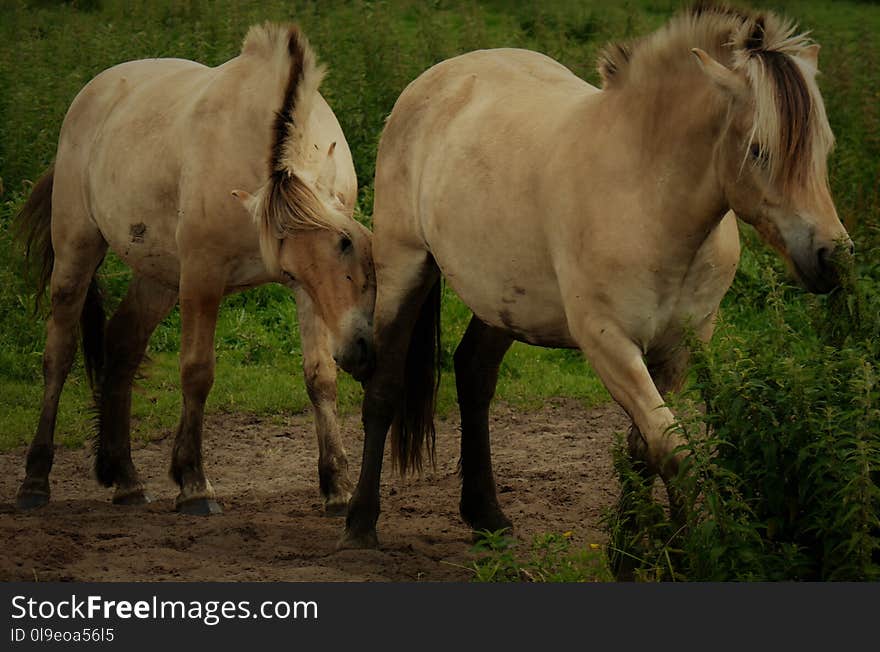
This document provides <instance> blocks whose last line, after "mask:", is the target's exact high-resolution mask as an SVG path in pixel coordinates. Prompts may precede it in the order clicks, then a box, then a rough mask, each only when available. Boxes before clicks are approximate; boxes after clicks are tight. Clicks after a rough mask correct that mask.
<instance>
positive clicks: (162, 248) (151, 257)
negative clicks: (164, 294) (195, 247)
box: [99, 220, 180, 288]
mask: <svg viewBox="0 0 880 652" xmlns="http://www.w3.org/2000/svg"><path fill="white" fill-rule="evenodd" d="M99 227H100V228H101V231H102V233H103V234H104V237H105V239H106V240H107V243H108V245H109V246H110V249H111V250H112V251H113V252H114V253H115V254H116V255H117V256H119V257H120V258H121V259H122V260H123V262H125V264H126V265H128V266H129V267H131V269H132V270H133V271H134V272H135V273H137V274H141V275H144V276H148V277H150V278H152V279H154V280H157V281H159V282H161V283H163V284H165V285H167V286H169V287H174V288H176V287H177V286H178V283H179V281H180V258H179V256H178V253H177V244H176V242H175V241H174V237H173V235H171V234H167V233H163V232H162V231H163V230H162V228H161V227H160V226H158V225H157V224H156V223H155V222H154V221H152V220H151V221H150V222H146V221H140V220H129V221H128V222H125V223H113V224H109V223H108V224H103V225H102V224H99Z"/></svg>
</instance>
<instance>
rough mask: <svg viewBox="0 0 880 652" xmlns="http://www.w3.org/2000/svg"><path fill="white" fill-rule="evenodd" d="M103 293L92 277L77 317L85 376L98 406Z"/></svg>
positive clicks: (101, 374)
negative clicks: (80, 312)
mask: <svg viewBox="0 0 880 652" xmlns="http://www.w3.org/2000/svg"><path fill="white" fill-rule="evenodd" d="M105 321H106V314H105V312H104V293H103V292H102V291H101V284H100V283H98V277H97V276H93V277H92V280H91V282H89V289H88V291H87V292H86V300H85V303H84V304H83V310H82V314H81V315H80V316H79V327H80V332H81V333H82V347H83V363H84V366H85V368H86V376H87V377H88V379H89V386H90V387H91V388H92V394H94V396H95V400H96V402H98V403H99V404H100V401H99V397H98V394H99V392H100V387H101V380H102V379H103V376H104V323H105Z"/></svg>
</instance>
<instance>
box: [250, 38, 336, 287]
mask: <svg viewBox="0 0 880 652" xmlns="http://www.w3.org/2000/svg"><path fill="white" fill-rule="evenodd" d="M241 52H242V54H243V55H253V56H259V57H262V58H265V59H267V60H268V61H269V62H271V63H273V64H274V65H276V66H278V67H279V70H281V71H284V73H285V74H286V75H287V82H286V85H285V88H284V95H283V97H282V98H281V101H280V106H279V109H278V111H277V112H276V115H275V121H274V123H273V125H272V129H273V131H274V137H273V140H272V148H271V151H270V152H269V181H268V182H267V184H266V185H265V186H264V187H263V188H261V189H260V190H259V191H258V193H257V205H256V209H255V212H254V218H255V219H256V221H257V222H258V223H259V225H260V250H261V252H262V254H263V259H264V262H265V263H266V266H267V267H268V268H269V270H270V271H273V272H276V273H277V272H279V271H280V265H279V255H280V251H281V241H282V239H283V238H285V237H288V236H291V235H293V234H295V233H296V232H297V231H302V230H312V229H327V230H331V231H336V232H343V231H344V227H343V226H342V224H344V223H345V222H344V220H345V218H346V216H345V215H344V213H342V212H341V211H339V210H337V209H336V208H334V207H333V206H332V205H330V204H329V203H328V202H326V201H324V200H323V199H321V197H320V196H319V194H318V192H317V190H316V188H315V187H314V183H313V182H312V181H311V180H308V176H307V175H308V171H307V170H306V166H307V160H308V159H307V154H306V152H305V147H306V146H307V141H306V137H305V136H306V133H305V130H306V126H307V125H308V121H309V116H310V115H311V112H312V109H313V107H314V104H315V99H316V98H317V97H318V88H319V87H320V85H321V81H322V80H323V78H324V74H325V72H326V68H325V66H323V65H319V64H318V62H317V57H316V56H315V53H314V51H313V50H312V48H311V47H310V46H309V42H308V39H307V38H306V37H305V35H304V34H303V33H302V31H301V30H300V28H299V27H298V26H296V25H277V24H273V23H264V24H262V25H254V26H253V27H251V28H250V29H249V30H248V33H247V36H245V39H244V44H243V45H242V49H241ZM304 173H306V175H304Z"/></svg>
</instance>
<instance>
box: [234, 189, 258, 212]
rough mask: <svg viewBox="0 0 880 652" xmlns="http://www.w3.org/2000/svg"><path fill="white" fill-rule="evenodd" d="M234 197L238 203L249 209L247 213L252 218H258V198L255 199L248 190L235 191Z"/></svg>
mask: <svg viewBox="0 0 880 652" xmlns="http://www.w3.org/2000/svg"><path fill="white" fill-rule="evenodd" d="M232 196H233V197H235V198H236V199H237V200H238V201H240V202H241V204H242V206H244V207H245V209H247V212H248V213H250V214H251V215H252V216H256V214H257V198H256V197H254V196H253V195H252V194H251V193H249V192H248V191H247V190H233V191H232Z"/></svg>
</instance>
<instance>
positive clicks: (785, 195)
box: [693, 15, 853, 293]
mask: <svg viewBox="0 0 880 652" xmlns="http://www.w3.org/2000/svg"><path fill="white" fill-rule="evenodd" d="M730 45H731V46H732V47H733V57H732V65H731V66H730V67H728V66H725V65H724V64H722V63H719V62H718V61H717V60H715V59H713V58H712V57H711V56H710V55H709V54H707V53H706V52H704V51H703V50H700V49H694V50H693V53H694V54H695V55H696V57H697V59H698V61H699V63H700V66H701V68H702V70H703V71H704V72H705V73H706V75H707V76H708V77H709V79H710V80H711V82H712V83H713V85H714V88H715V90H716V92H718V93H720V94H721V96H722V97H723V101H724V102H726V103H727V106H728V109H727V111H726V119H725V123H724V125H723V127H722V129H721V136H720V141H719V143H718V146H717V147H716V150H715V156H716V159H715V165H716V171H717V175H718V178H719V180H720V183H721V186H722V189H723V192H724V196H725V198H726V201H727V203H728V204H729V205H730V207H731V208H732V209H733V210H734V211H735V212H736V214H737V215H738V216H739V217H740V218H741V219H743V220H744V221H746V222H748V223H749V224H751V225H753V226H754V227H755V228H756V229H757V231H758V232H759V233H760V234H761V236H762V237H763V238H764V239H765V240H766V241H767V242H768V243H769V244H771V245H772V246H773V247H774V248H775V249H776V250H777V251H779V253H780V254H781V255H782V256H783V257H784V258H785V259H786V261H787V262H788V263H789V264H790V266H791V267H792V268H793V270H794V272H795V274H796V276H797V277H798V278H799V279H800V281H801V282H802V283H803V284H804V285H805V286H806V288H807V289H808V290H810V291H811V292H817V293H824V292H828V291H830V290H832V289H833V288H835V287H836V286H837V285H838V284H839V282H840V275H839V271H838V267H837V265H836V262H835V261H836V260H837V257H836V256H835V255H834V254H835V251H836V249H837V248H838V247H839V248H840V249H841V250H842V252H843V255H851V254H852V252H853V244H852V240H850V238H849V235H848V234H847V232H846V229H845V228H844V227H843V225H842V224H841V222H840V219H839V218H838V216H837V211H836V209H835V207H834V202H833V200H832V199H831V193H830V191H829V188H828V179H827V166H826V162H827V158H828V154H829V152H830V151H831V148H832V146H833V143H834V137H833V135H832V133H831V128H830V126H829V125H828V119H827V117H826V115H825V107H824V105H823V102H822V97H821V95H820V94H819V89H818V87H817V85H816V80H815V77H816V72H817V63H818V53H819V46H818V45H815V44H811V43H809V42H808V41H807V40H806V38H805V37H804V36H796V35H794V28H793V26H792V25H791V24H790V23H786V22H783V21H781V20H780V19H778V18H776V17H775V16H773V15H767V16H766V17H758V18H757V19H755V20H753V21H747V22H745V23H744V24H743V25H742V28H741V29H740V30H739V32H738V33H737V34H735V35H734V39H733V42H732V43H731V44H730Z"/></svg>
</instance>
